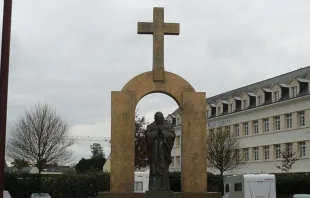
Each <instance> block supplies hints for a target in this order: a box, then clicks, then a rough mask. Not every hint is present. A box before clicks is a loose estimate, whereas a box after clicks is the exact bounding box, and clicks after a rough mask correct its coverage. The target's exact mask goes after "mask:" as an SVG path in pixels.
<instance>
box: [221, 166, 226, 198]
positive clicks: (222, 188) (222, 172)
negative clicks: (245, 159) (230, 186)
mask: <svg viewBox="0 0 310 198" xmlns="http://www.w3.org/2000/svg"><path fill="white" fill-rule="evenodd" d="M220 179H221V180H220V182H221V185H220V186H221V188H220V189H221V191H222V196H224V189H225V188H224V171H222V170H220Z"/></svg>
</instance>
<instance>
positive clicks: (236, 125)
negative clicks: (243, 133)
mask: <svg viewBox="0 0 310 198" xmlns="http://www.w3.org/2000/svg"><path fill="white" fill-rule="evenodd" d="M234 127H235V135H236V137H239V136H240V130H239V124H235V125H234Z"/></svg>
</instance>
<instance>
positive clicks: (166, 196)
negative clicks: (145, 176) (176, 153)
mask: <svg viewBox="0 0 310 198" xmlns="http://www.w3.org/2000/svg"><path fill="white" fill-rule="evenodd" d="M170 197H173V198H222V194H221V193H217V192H214V193H213V192H204V193H200V192H198V193H195V192H192V193H191V192H147V193H111V192H100V193H99V196H98V198H170Z"/></svg>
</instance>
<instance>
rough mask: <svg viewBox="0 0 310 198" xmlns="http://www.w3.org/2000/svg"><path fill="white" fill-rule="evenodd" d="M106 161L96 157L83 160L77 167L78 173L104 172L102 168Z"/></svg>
mask: <svg viewBox="0 0 310 198" xmlns="http://www.w3.org/2000/svg"><path fill="white" fill-rule="evenodd" d="M105 162H106V159H105V158H103V157H102V156H101V157H98V156H97V157H94V158H91V159H84V158H82V159H81V160H80V161H79V163H78V164H77V165H76V166H75V170H76V171H77V173H90V172H102V167H103V165H104V163H105Z"/></svg>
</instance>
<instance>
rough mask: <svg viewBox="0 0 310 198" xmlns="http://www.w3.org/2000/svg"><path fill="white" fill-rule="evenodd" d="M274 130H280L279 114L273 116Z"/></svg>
mask: <svg viewBox="0 0 310 198" xmlns="http://www.w3.org/2000/svg"><path fill="white" fill-rule="evenodd" d="M274 119H275V131H280V130H281V117H280V116H275V117H274Z"/></svg>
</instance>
